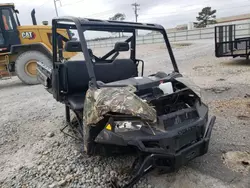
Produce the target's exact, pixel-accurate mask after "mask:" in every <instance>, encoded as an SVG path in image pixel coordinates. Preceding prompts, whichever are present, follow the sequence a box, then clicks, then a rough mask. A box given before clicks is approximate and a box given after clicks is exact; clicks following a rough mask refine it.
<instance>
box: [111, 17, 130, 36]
mask: <svg viewBox="0 0 250 188" xmlns="http://www.w3.org/2000/svg"><path fill="white" fill-rule="evenodd" d="M125 19H126V15H125V14H123V13H116V14H115V15H114V16H112V17H110V18H109V20H112V21H123V20H125ZM119 37H121V33H119Z"/></svg>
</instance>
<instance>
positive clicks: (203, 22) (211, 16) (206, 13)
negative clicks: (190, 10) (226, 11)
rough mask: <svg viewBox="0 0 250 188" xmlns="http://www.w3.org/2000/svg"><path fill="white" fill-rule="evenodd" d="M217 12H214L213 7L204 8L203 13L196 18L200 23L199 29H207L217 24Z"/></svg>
mask: <svg viewBox="0 0 250 188" xmlns="http://www.w3.org/2000/svg"><path fill="white" fill-rule="evenodd" d="M215 13H216V10H212V9H211V7H204V8H203V9H202V10H201V12H199V13H198V14H199V16H197V17H196V19H197V21H199V23H198V25H197V27H206V26H207V25H209V24H215V23H216V15H215Z"/></svg>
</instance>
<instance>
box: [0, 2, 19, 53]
mask: <svg viewBox="0 0 250 188" xmlns="http://www.w3.org/2000/svg"><path fill="white" fill-rule="evenodd" d="M17 13H18V11H17V10H15V7H14V4H2V5H1V6H0V19H1V21H0V52H9V51H10V47H11V46H12V45H17V44H20V43H21V42H20V39H19V33H18V29H17V27H18V26H20V22H19V20H18V17H17V15H16V14H17Z"/></svg>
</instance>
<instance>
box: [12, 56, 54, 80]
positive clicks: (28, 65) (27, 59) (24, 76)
mask: <svg viewBox="0 0 250 188" xmlns="http://www.w3.org/2000/svg"><path fill="white" fill-rule="evenodd" d="M38 61H41V62H43V63H44V64H45V65H46V66H48V67H52V61H51V59H50V58H49V57H48V56H46V55H45V54H43V53H42V52H40V51H26V52H23V53H22V54H20V55H19V56H18V57H17V59H16V62H15V72H16V74H17V76H18V78H19V79H20V80H21V81H22V82H23V83H25V84H28V85H35V84H39V81H38V80H37V73H36V67H37V62H38Z"/></svg>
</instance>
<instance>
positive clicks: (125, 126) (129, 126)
mask: <svg viewBox="0 0 250 188" xmlns="http://www.w3.org/2000/svg"><path fill="white" fill-rule="evenodd" d="M141 127H142V123H141V122H138V121H136V122H134V121H132V122H128V121H126V122H121V121H118V122H115V126H114V132H117V133H119V132H128V131H136V130H140V129H141Z"/></svg>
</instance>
